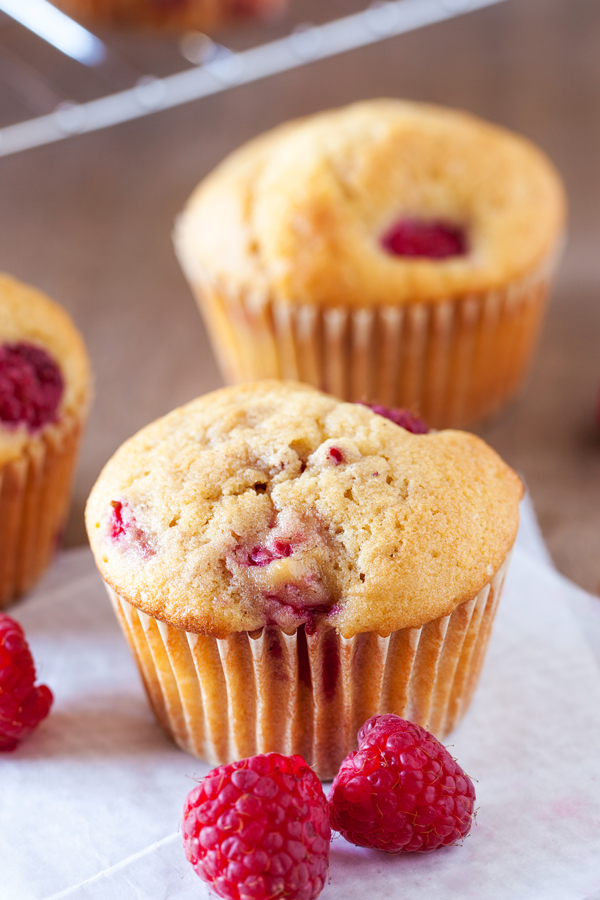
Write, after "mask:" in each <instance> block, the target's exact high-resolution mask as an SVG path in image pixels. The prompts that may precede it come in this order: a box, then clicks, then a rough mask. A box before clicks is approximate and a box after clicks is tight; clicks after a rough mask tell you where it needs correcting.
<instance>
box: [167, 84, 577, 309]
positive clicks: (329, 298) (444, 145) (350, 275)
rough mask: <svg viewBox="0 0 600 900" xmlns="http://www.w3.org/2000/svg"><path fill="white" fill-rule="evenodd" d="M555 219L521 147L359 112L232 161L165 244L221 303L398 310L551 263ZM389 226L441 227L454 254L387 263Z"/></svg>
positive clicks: (446, 119)
mask: <svg viewBox="0 0 600 900" xmlns="http://www.w3.org/2000/svg"><path fill="white" fill-rule="evenodd" d="M564 216H565V199H564V193H563V188H562V183H561V181H560V178H559V176H558V175H557V173H556V171H555V169H554V168H553V166H552V164H551V163H550V162H549V160H548V159H547V158H546V156H545V155H544V154H543V153H542V152H541V151H540V150H538V149H537V148H536V147H535V146H534V145H533V144H531V143H530V142H529V141H527V140H525V139H524V138H522V137H519V136H518V135H516V134H513V133H511V132H509V131H507V130H505V129H503V128H499V127H497V126H495V125H491V124H489V123H487V122H483V121H481V120H480V119H478V118H475V117H474V116H472V115H468V114H467V113H464V112H459V111H456V110H451V109H444V108H441V107H436V106H429V105H425V104H419V103H409V102H405V101H399V100H372V101H367V102H363V103H356V104H353V105H351V106H348V107H345V108H342V109H339V110H333V111H329V112H324V113H320V114H318V115H314V116H311V117H309V118H306V119H303V120H298V121H295V122H290V123H286V124H285V125H283V126H280V127H279V128H276V129H275V130H273V131H271V132H269V133H267V134H265V135H263V136H261V137H259V138H257V139H255V140H253V141H251V142H250V143H248V144H246V145H245V146H243V147H242V148H241V149H239V150H237V151H236V152H235V153H233V154H232V155H231V156H229V157H228V158H227V159H226V160H225V161H224V162H223V163H222V164H221V165H220V166H218V167H217V169H215V171H214V172H213V173H212V174H210V175H209V176H208V177H207V178H206V179H204V181H202V182H201V184H200V185H199V186H198V188H197V189H196V191H195V192H194V193H193V194H192V197H191V198H190V200H189V202H188V204H187V207H186V208H185V210H184V212H183V213H182V215H181V217H180V219H179V221H178V224H177V228H176V233H175V244H176V249H177V252H178V255H179V259H180V261H181V263H182V266H183V268H184V270H185V272H186V274H187V276H188V278H189V279H190V280H191V281H192V282H197V281H200V282H202V281H203V280H208V281H210V282H213V283H214V282H216V283H217V284H218V285H219V286H220V287H221V289H222V290H223V292H224V293H225V294H226V293H227V290H228V289H229V290H235V291H243V292H245V293H247V294H248V293H249V294H250V295H251V296H253V297H254V296H255V297H256V298H257V299H258V300H259V301H260V299H261V297H267V296H268V297H269V298H270V299H271V300H278V301H283V302H288V303H317V304H321V305H323V306H335V305H339V303H340V302H343V303H344V304H345V305H355V306H367V305H375V304H406V303H413V302H419V301H428V302H429V301H437V300H445V299H448V298H452V297H453V296H455V295H462V294H464V293H465V292H481V291H489V290H492V289H494V288H496V287H497V286H499V285H505V284H506V283H507V281H511V280H513V279H519V278H521V277H522V276H525V275H526V274H528V273H529V272H531V271H532V270H534V269H536V267H538V266H540V265H542V264H543V263H544V262H545V261H547V260H548V258H549V255H553V251H555V249H556V246H557V242H558V240H559V237H560V233H561V229H562V225H563V220H564ZM398 225H399V226H400V228H401V229H402V227H403V226H408V227H409V228H410V227H411V226H413V227H414V226H415V225H416V227H417V228H421V229H422V228H423V227H425V229H427V228H430V227H433V229H434V231H435V229H436V228H437V229H438V230H439V229H440V227H441V228H442V230H443V229H444V228H445V229H446V230H449V231H450V232H455V233H457V234H458V238H459V243H460V244H462V250H460V251H459V250H457V249H456V248H455V252H454V253H451V254H450V255H446V256H445V255H444V254H443V253H442V254H441V255H442V257H443V258H439V257H438V258H428V256H431V255H432V254H433V256H434V257H435V255H436V248H435V247H433V248H432V249H431V253H428V251H427V249H426V248H425V255H424V256H423V255H421V256H419V255H416V256H415V255H412V256H411V255H405V254H406V252H407V248H406V246H404V247H403V249H402V248H400V249H401V253H400V255H398V252H396V251H394V250H393V249H392V245H393V244H394V241H393V240H392V241H390V240H389V238H390V235H393V232H394V229H395V228H396V227H397V226H398ZM442 236H443V235H442ZM404 243H406V242H404ZM396 249H397V250H398V248H396ZM438 250H439V248H438ZM409 252H410V251H409ZM403 254H404V255H403Z"/></svg>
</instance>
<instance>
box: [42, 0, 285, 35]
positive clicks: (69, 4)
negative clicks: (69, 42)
mask: <svg viewBox="0 0 600 900" xmlns="http://www.w3.org/2000/svg"><path fill="white" fill-rule="evenodd" d="M52 2H53V3H54V5H55V6H58V7H59V8H60V9H62V10H63V11H64V12H66V13H68V14H69V15H70V16H73V17H74V18H76V19H79V20H80V21H83V22H85V23H88V24H90V25H92V24H96V25H98V24H102V25H112V26H115V27H125V28H134V27H137V28H140V27H142V28H167V29H172V30H176V31H184V30H189V29H200V30H204V29H209V30H210V29H212V28H217V27H220V26H224V25H229V24H231V23H233V22H236V21H238V20H240V19H250V18H265V17H268V16H269V15H272V14H273V13H274V12H277V10H280V9H281V8H282V7H283V6H284V4H285V0H52Z"/></svg>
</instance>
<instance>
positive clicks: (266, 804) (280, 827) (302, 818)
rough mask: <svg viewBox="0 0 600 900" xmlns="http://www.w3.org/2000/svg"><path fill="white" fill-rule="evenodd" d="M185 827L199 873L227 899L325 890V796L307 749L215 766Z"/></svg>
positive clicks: (193, 796)
mask: <svg viewBox="0 0 600 900" xmlns="http://www.w3.org/2000/svg"><path fill="white" fill-rule="evenodd" d="M182 830H183V843H184V848H185V854H186V856H187V858H188V860H189V861H190V862H191V863H192V865H193V867H194V869H195V871H196V873H197V874H198V875H199V876H200V878H202V879H203V881H207V882H208V883H209V884H210V885H212V887H213V889H214V890H215V891H216V893H217V894H218V895H219V896H220V897H225V898H227V900H250V898H252V900H273V898H276V897H281V898H283V897H287V898H289V900H314V898H315V897H317V896H318V895H319V894H320V893H321V891H322V890H323V887H324V885H325V882H326V879H327V865H328V862H329V842H330V839H331V829H330V827H329V822H328V817H327V800H326V798H325V794H324V793H323V788H322V787H321V782H320V781H319V779H318V778H317V776H316V775H315V773H314V772H313V771H312V770H311V769H309V767H308V766H307V765H306V763H305V762H304V760H303V759H302V757H301V756H282V755H281V754H279V753H267V754H265V755H261V756H253V757H251V758H250V759H242V760H240V761H239V762H234V763H230V764H229V765H227V766H221V767H220V768H218V769H213V771H212V772H210V773H209V774H208V775H207V776H206V778H204V779H203V780H202V781H201V782H200V784H199V785H198V786H197V787H195V788H194V789H193V790H192V791H191V792H190V794H189V795H188V797H187V799H186V802H185V807H184V810H183V824H182Z"/></svg>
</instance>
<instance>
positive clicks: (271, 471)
mask: <svg viewBox="0 0 600 900" xmlns="http://www.w3.org/2000/svg"><path fill="white" fill-rule="evenodd" d="M521 492H522V486H521V482H520V480H519V479H518V477H517V476H516V475H515V474H514V473H513V472H512V471H511V470H510V469H509V468H508V467H507V466H506V465H505V464H504V463H503V462H502V460H500V459H499V457H498V456H497V455H496V454H495V453H494V452H493V451H492V450H491V449H490V448H489V447H488V446H487V445H486V444H484V443H483V442H482V441H481V440H479V438H477V437H475V436H473V435H470V434H465V433H461V432H456V431H445V432H439V433H437V434H413V433H411V432H409V431H407V430H406V429H404V428H402V427H400V426H399V425H397V424H395V422H393V421H391V420H390V419H389V418H385V417H384V416H382V415H379V414H377V413H375V412H373V411H372V410H370V409H368V408H367V407H365V406H362V405H359V404H353V403H343V402H340V401H339V400H336V399H335V398H333V397H330V396H327V395H326V394H322V393H321V392H319V391H317V390H315V389H313V388H311V387H309V386H306V385H302V384H298V383H291V382H288V383H285V382H278V381H263V382H258V383H256V384H252V385H246V386H240V387H231V388H225V389H223V390H220V391H216V392H215V393H212V394H208V395H206V396H204V397H201V398H199V399H198V400H195V401H193V402H192V403H189V404H188V405H187V406H184V407H181V408H180V409H177V410H175V411H174V412H172V413H171V414H170V415H168V416H166V417H165V418H163V419H159V420H158V421H157V422H154V423H153V424H151V425H149V426H147V427H146V428H144V429H143V430H142V431H141V432H139V434H137V435H136V436H135V437H133V438H131V439H130V440H129V441H127V442H126V443H125V444H124V445H123V446H122V447H121V448H120V450H118V451H117V453H116V454H115V455H114V457H113V458H112V459H111V460H110V461H109V463H108V464H107V465H106V467H105V468H104V470H103V472H102V474H101V475H100V478H99V479H98V481H97V483H96V485H95V487H94V489H93V491H92V493H91V495H90V498H89V501H88V506H87V510H86V522H87V528H88V534H89V538H90V543H91V546H92V550H93V552H94V556H95V559H96V563H97V565H98V568H99V569H100V572H101V574H102V576H103V578H104V580H105V582H106V584H107V586H108V588H109V593H110V595H111V597H112V600H113V603H114V606H115V609H116V611H117V614H118V616H119V618H120V621H121V624H122V626H123V629H124V631H125V634H126V635H127V637H128V640H129V642H130V645H131V648H132V650H133V652H134V655H135V657H136V659H137V662H138V665H139V668H140V671H141V674H142V677H143V679H144V682H145V685H146V688H147V691H148V695H149V697H150V701H151V703H152V705H153V707H154V710H155V712H156V714H157V716H158V718H159V720H160V721H161V722H162V724H163V725H164V726H165V728H166V729H167V730H168V731H169V732H170V733H171V734H172V735H173V737H174V738H175V740H176V741H177V742H178V743H179V744H180V745H181V746H182V747H183V748H185V749H186V750H188V751H189V752H191V753H194V754H196V755H198V756H200V757H202V758H203V759H206V760H208V761H210V762H212V763H225V762H228V761H230V760H233V759H238V758H242V757H246V756H251V755H253V754H255V753H265V752H269V751H277V752H280V753H284V754H290V753H299V754H300V755H302V756H303V757H304V758H305V759H306V760H307V762H308V763H309V764H310V765H312V766H314V767H315V769H316V771H317V772H318V773H319V774H320V775H321V776H322V777H331V776H333V775H334V774H335V772H336V771H337V768H338V766H339V764H340V762H341V760H342V759H343V758H344V757H345V756H346V754H347V753H348V751H349V750H351V749H352V748H353V747H354V743H355V740H356V732H357V730H358V728H359V727H360V725H362V723H363V722H364V721H365V720H366V719H368V718H369V717H370V716H372V715H374V714H375V713H378V712H382V713H383V712H394V713H397V714H398V715H402V716H404V717H406V718H410V719H412V720H413V721H415V722H417V723H419V724H423V725H426V726H427V727H428V728H429V729H430V730H432V731H433V732H435V733H436V734H437V735H440V736H441V735H444V734H446V733H447V732H448V731H449V730H450V729H451V728H452V727H453V726H454V724H455V723H456V722H457V721H458V719H459V718H460V716H461V715H462V714H463V712H464V711H465V708H466V706H467V704H468V702H469V699H470V697H471V694H472V692H473V690H474V687H475V684H476V681H477V677H478V672H479V669H480V666H481V662H482V658H483V653H484V650H485V646H486V643H487V638H488V635H489V631H490V626H491V621H492V617H493V613H494V609H495V606H496V603H497V601H498V597H499V594H500V589H501V586H502V581H503V578H504V574H505V571H506V566H507V561H508V556H509V552H510V549H511V547H512V544H513V541H514V538H515V535H516V530H517V524H518V503H519V499H520V497H521Z"/></svg>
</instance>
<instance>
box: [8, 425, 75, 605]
mask: <svg viewBox="0 0 600 900" xmlns="http://www.w3.org/2000/svg"><path fill="white" fill-rule="evenodd" d="M81 430H82V428H81V423H80V421H79V420H78V419H76V418H75V417H74V416H67V417H65V418H64V419H63V420H62V421H61V422H59V423H57V424H55V425H51V426H49V427H48V428H46V429H45V430H44V432H43V434H42V435H41V436H40V437H38V438H32V440H31V441H30V442H29V443H28V444H27V445H26V447H25V449H24V451H23V453H22V454H21V456H20V457H19V458H18V459H15V460H12V461H11V462H9V463H7V464H6V465H4V466H0V609H3V608H4V607H6V606H7V605H8V604H9V603H11V602H12V601H13V600H15V599H16V598H17V597H19V596H21V594H24V593H25V592H26V591H27V590H29V588H30V587H32V586H33V584H35V582H36V581H37V580H38V578H39V577H40V576H41V575H42V573H43V572H44V570H45V569H46V567H47V566H48V564H49V563H50V561H51V560H52V557H53V556H54V553H55V552H56V550H57V548H58V546H59V542H60V538H61V535H62V529H63V527H64V522H65V518H66V514H67V511H68V504H69V497H70V491H71V482H72V479H73V473H74V470H75V463H76V461H77V452H78V449H79V443H80V438H81Z"/></svg>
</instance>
